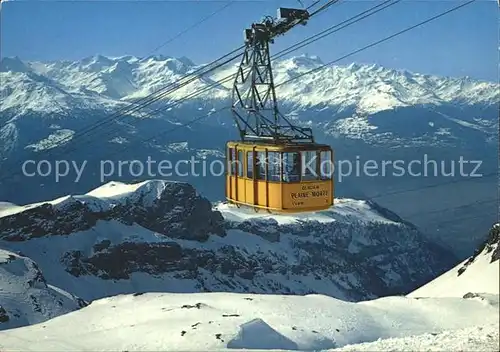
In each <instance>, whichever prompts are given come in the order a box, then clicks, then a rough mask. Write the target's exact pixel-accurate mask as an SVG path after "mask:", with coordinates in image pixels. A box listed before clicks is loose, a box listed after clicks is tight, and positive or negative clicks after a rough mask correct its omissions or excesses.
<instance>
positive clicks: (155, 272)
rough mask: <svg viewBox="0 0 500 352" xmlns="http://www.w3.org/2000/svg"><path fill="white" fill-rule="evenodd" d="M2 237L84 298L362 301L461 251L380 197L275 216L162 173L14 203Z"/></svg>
mask: <svg viewBox="0 0 500 352" xmlns="http://www.w3.org/2000/svg"><path fill="white" fill-rule="evenodd" d="M0 248H3V249H5V250H9V251H12V252H20V253H22V254H23V255H25V256H28V257H29V258H31V259H33V260H35V261H36V262H37V264H38V265H39V267H40V270H41V271H42V272H43V275H44V277H45V278H46V280H47V282H49V283H50V284H51V285H54V286H57V287H59V288H61V289H63V290H66V291H68V292H71V293H72V294H75V295H77V296H78V297H81V298H82V299H85V300H94V299H98V298H102V297H106V296H110V295H117V294H123V293H137V292H139V293H140V292H158V291H160V292H200V291H202V292H203V291H222V292H247V293H273V294H276V293H282V294H308V293H318V294H326V295H330V296H333V297H337V298H340V299H344V300H349V301H357V300H362V299H368V298H376V297H379V296H384V295H389V294H394V293H408V292H410V291H411V290H412V289H414V288H416V287H417V286H419V285H422V284H423V283H425V282H427V281H429V280H430V279H431V278H433V277H435V276H437V275H438V274H440V273H442V272H443V271H444V270H446V269H447V268H448V267H450V266H451V265H453V263H454V261H455V259H454V257H453V256H452V255H451V254H450V253H449V252H447V251H446V250H444V249H442V248H440V247H438V246H436V245H435V244H433V243H432V242H431V241H429V240H427V239H426V238H425V237H424V236H423V235H422V234H421V233H420V232H419V231H418V230H417V229H416V228H415V227H413V226H412V225H411V224H408V223H406V222H404V221H402V220H401V219H399V218H398V217H397V215H395V214H393V213H391V212H389V211H387V210H385V209H383V208H381V207H379V206H377V205H376V204H371V203H367V202H365V201H356V200H351V199H344V200H339V201H338V203H337V205H336V207H335V209H332V210H329V211H323V212H318V213H312V214H308V215H297V216H285V215H272V216H271V215H266V214H255V212H253V210H252V211H248V212H246V211H244V210H242V209H237V208H233V207H231V206H229V205H227V204H217V205H216V206H215V207H213V206H212V204H211V203H210V202H209V201H207V200H206V199H204V198H202V197H200V196H199V195H198V194H197V192H196V190H195V189H194V188H193V187H192V186H190V185H189V184H185V183H179V182H168V181H161V180H155V181H147V182H142V183H138V184H132V185H127V184H122V183H116V182H111V183H108V184H106V185H104V186H102V187H100V188H98V189H95V190H93V191H91V192H89V193H87V194H85V195H81V196H67V197H63V198H60V199H57V200H53V201H50V202H44V203H39V204H32V205H28V206H15V205H4V206H3V207H2V210H1V212H0ZM0 304H2V302H0Z"/></svg>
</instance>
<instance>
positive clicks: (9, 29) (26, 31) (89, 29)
mask: <svg viewBox="0 0 500 352" xmlns="http://www.w3.org/2000/svg"><path fill="white" fill-rule="evenodd" d="M302 2H303V3H304V4H305V5H306V6H307V5H309V4H311V3H312V2H313V0H302ZM323 2H325V0H323ZM225 3H226V1H206V0H201V1H128V0H125V1H100V0H97V1H79V0H77V1H19V0H10V1H8V2H6V3H4V4H3V7H2V17H1V29H2V32H1V36H2V38H1V39H2V41H1V44H2V47H1V49H2V51H1V55H2V56H19V57H20V58H21V59H23V60H61V59H67V60H75V59H81V58H84V57H88V56H91V55H95V54H102V55H108V56H121V55H135V56H147V55H150V54H152V53H153V52H152V51H153V50H154V49H155V48H157V47H158V46H159V45H161V44H163V43H165V42H166V41H167V40H168V39H169V38H171V37H173V36H175V35H176V34H177V33H179V32H181V31H183V30H185V29H186V28H187V27H189V26H191V25H192V24H193V23H195V22H197V21H199V20H200V19H201V18H203V17H205V16H207V15H208V14H210V13H212V12H214V11H216V10H217V9H219V8H221V7H222V6H223V5H224V4H225ZM458 3H459V2H458V1H452V0H431V1H425V0H411V1H410V0H403V1H402V2H401V3H398V4H396V5H394V6H392V7H390V8H388V9H386V10H384V11H382V12H380V13H377V14H376V15H374V16H372V17H369V18H367V19H365V20H363V21H361V22H358V23H356V24H355V25H352V26H351V27H348V28H346V29H343V30H341V31H339V32H337V33H335V34H333V35H331V36H328V37H326V38H324V39H322V40H320V41H318V42H316V43H314V44H312V45H309V46H307V47H305V48H302V49H300V50H298V51H296V52H294V53H293V54H292V55H298V54H303V53H308V54H310V55H318V56H319V57H320V58H321V59H322V60H323V61H325V62H326V61H331V60H334V59H336V58H338V57H341V56H343V55H345V54H347V53H349V52H350V51H353V50H355V49H357V48H360V47H362V46H364V45H367V44H370V43H371V42H374V41H376V40H379V39H382V38H383V37H385V36H387V35H390V34H392V33H394V32H397V31H399V30H401V29H403V28H405V27H408V26H410V25H412V24H415V23H417V22H419V21H422V20H424V19H426V18H428V17H431V16H433V15H435V14H438V13H440V12H442V11H445V10H446V9H448V8H451V7H453V6H455V5H457V4H458ZM375 4H376V1H363V0H342V1H340V2H339V3H338V4H336V5H334V6H332V7H331V8H330V9H328V10H327V11H325V12H323V13H321V14H320V15H318V16H317V17H316V18H313V19H312V20H311V21H310V22H309V24H308V25H307V26H305V27H302V26H299V27H297V28H294V29H293V30H292V31H291V32H289V33H288V34H287V35H286V36H283V37H279V38H278V39H277V40H276V43H275V44H274V45H273V46H272V50H273V51H274V52H278V51H279V50H281V49H284V48H286V47H287V46H289V45H292V44H294V43H296V42H298V41H300V40H301V39H304V38H306V37H307V36H309V35H312V34H314V33H317V32H319V31H321V30H323V29H325V28H327V27H329V26H331V25H333V24H336V23H338V22H340V21H342V20H345V19H347V18H349V17H350V16H353V15H355V14H357V13H359V12H361V11H363V10H365V9H368V8H370V7H372V6H374V5H375ZM279 6H284V7H286V6H293V7H300V4H299V2H298V1H297V0H266V1H263V0H262V1H241V0H235V1H233V3H232V4H231V5H230V6H229V7H227V8H226V9H224V10H223V11H221V12H220V13H219V14H217V15H215V16H214V17H212V18H211V19H209V20H207V21H206V22H204V23H203V24H201V25H200V26H198V27H197V28H195V29H193V30H190V31H189V32H187V33H186V34H184V35H182V36H180V37H179V38H177V39H176V40H174V41H172V42H170V43H168V44H167V45H165V46H164V47H162V48H161V49H160V50H157V51H156V52H154V54H163V55H169V56H177V57H180V56H186V57H188V58H190V59H191V60H193V61H194V62H196V63H204V62H208V61H212V60H213V59H216V58H218V57H220V56H222V55H224V54H225V53H227V52H229V51H230V50H232V49H234V48H236V47H238V46H239V45H242V44H243V29H244V28H245V27H247V26H249V25H250V24H251V23H252V22H255V21H259V20H260V19H261V18H262V16H263V15H275V14H276V9H277V8H278V7H279ZM498 14H499V9H498V5H497V2H496V1H489V0H478V1H476V3H473V4H471V5H468V6H466V7H464V8H462V9H460V10H458V11H456V12H453V13H451V14H449V15H447V16H445V17H443V18H441V19H438V20H436V21H435V22H431V23H429V24H427V25H425V26H424V27H420V28H418V29H416V30H413V31H410V32H408V33H406V34H403V35H401V36H399V37H397V38H395V39H392V40H391V41H389V42H386V43H384V44H382V45H379V46H376V47H374V48H371V49H369V50H366V51H364V52H362V53H359V54H356V55H355V56H352V57H349V58H347V59H345V60H343V61H342V62H340V64H349V63H351V62H358V63H376V64H380V65H383V66H386V67H391V68H402V69H408V70H411V71H415V72H421V73H427V74H437V75H443V76H470V77H473V78H476V79H481V80H489V81H498V53H499V51H498V47H499V17H498Z"/></svg>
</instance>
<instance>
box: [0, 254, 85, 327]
mask: <svg viewBox="0 0 500 352" xmlns="http://www.w3.org/2000/svg"><path fill="white" fill-rule="evenodd" d="M84 305H86V303H85V302H84V301H83V300H81V299H79V298H77V297H74V296H73V295H71V294H69V293H67V292H65V291H63V290H61V289H59V288H57V287H54V286H51V285H49V284H48V283H47V281H46V280H45V277H44V276H43V274H42V272H41V271H40V269H39V268H38V266H37V265H36V263H35V262H33V261H32V260H31V259H29V258H26V257H22V256H20V255H17V254H14V253H12V252H8V251H5V250H2V249H0V330H4V329H12V328H15V327H19V326H24V325H29V324H37V323H40V322H44V321H46V320H48V319H51V318H53V317H56V316H58V315H61V314H65V313H68V312H71V311H74V310H76V309H79V308H81V307H83V306H84Z"/></svg>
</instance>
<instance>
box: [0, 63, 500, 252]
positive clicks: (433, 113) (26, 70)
mask: <svg viewBox="0 0 500 352" xmlns="http://www.w3.org/2000/svg"><path fill="white" fill-rule="evenodd" d="M321 64H322V62H321V59H319V58H318V57H316V56H308V55H302V56H297V57H293V58H288V59H283V60H278V61H276V62H274V73H275V81H276V84H278V85H279V84H280V83H281V82H284V81H286V80H288V79H289V78H291V77H294V76H296V75H298V74H300V73H303V72H306V71H308V70H310V69H314V68H317V67H319V66H320V65H321ZM235 65H236V64H235V63H231V64H228V65H226V66H225V67H223V68H221V69H220V70H218V71H216V72H214V73H212V74H211V75H209V76H205V77H202V78H197V79H196V80H194V81H193V82H192V83H190V84H189V85H187V86H185V87H182V88H180V89H179V90H176V91H175V92H172V93H171V94H169V95H166V96H165V97H164V98H163V99H162V100H160V101H159V102H157V103H155V104H152V105H151V106H149V107H148V108H145V109H144V110H141V111H140V112H136V113H132V114H130V115H128V116H120V117H119V118H117V115H113V113H114V112H116V111H117V110H119V109H121V108H124V107H128V106H130V104H133V103H134V102H135V101H137V99H139V98H141V97H145V96H146V95H147V94H149V93H152V92H154V91H156V90H158V89H160V88H163V87H165V86H166V85H168V84H171V83H174V82H176V81H177V80H179V79H180V78H182V77H183V76H184V75H185V74H187V73H189V72H194V71H196V70H197V69H198V68H199V67H201V66H202V65H197V64H194V63H193V62H191V61H190V60H189V59H187V58H173V57H166V56H151V57H146V58H137V57H133V56H123V57H118V58H111V57H105V56H100V55H97V56H93V57H88V58H84V59H82V60H79V61H56V62H29V61H23V60H21V59H19V58H3V59H2V61H1V62H0V81H1V83H2V84H0V97H1V98H0V184H1V187H0V200H2V201H10V202H14V203H17V204H27V203H33V202H38V201H42V200H45V199H52V198H57V197H60V196H63V195H65V194H79V193H84V192H86V191H87V190H88V189H92V188H96V187H98V186H99V185H100V184H102V182H101V180H100V179H99V170H98V164H99V162H100V161H101V160H104V159H106V160H107V159H110V160H112V161H114V162H116V161H118V160H122V159H124V158H125V159H126V160H133V159H136V160H143V161H145V160H146V158H148V157H151V158H152V159H154V160H163V159H168V160H169V161H171V162H172V163H173V164H175V162H176V161H178V160H181V159H182V160H189V159H190V157H191V156H195V157H196V158H198V159H199V158H201V157H203V156H208V159H212V160H213V159H219V160H221V158H222V157H223V155H224V154H223V153H224V143H225V141H226V140H228V139H233V138H234V139H237V138H238V136H237V133H236V129H235V128H234V126H233V123H232V119H231V116H230V113H229V112H228V111H227V110H225V111H219V110H218V109H220V108H222V107H227V106H229V105H230V101H229V97H230V88H231V82H232V81H231V80H228V81H227V82H226V83H223V84H215V82H217V81H220V80H221V79H223V78H225V77H227V76H229V75H231V74H232V73H234V72H235V67H236V66H235ZM209 86H212V89H210V90H206V91H205V92H204V93H202V94H200V95H198V96H196V97H191V98H190V99H188V100H185V101H183V102H182V103H179V104H177V103H176V101H178V100H179V99H182V98H184V97H185V96H188V95H190V94H191V93H192V92H194V91H197V90H198V89H202V88H203V89H204V88H206V87H209ZM499 87H500V86H499V85H498V84H496V83H489V82H479V81H475V80H473V79H470V78H467V77H465V78H451V77H436V76H431V75H425V74H418V73H412V72H407V71H398V70H393V69H389V68H384V67H380V66H376V65H361V64H350V65H345V66H333V67H329V68H325V69H324V70H320V71H317V72H316V73H314V74H310V75H305V76H303V77H302V78H301V79H297V80H294V81H291V82H289V83H286V84H283V85H281V86H279V87H278V89H277V93H278V99H279V104H280V107H281V110H282V112H283V113H284V114H285V115H287V116H288V117H289V118H291V119H294V120H295V121H296V123H298V124H302V125H307V126H311V127H312V128H313V129H314V130H315V133H316V139H317V140H318V141H320V142H325V143H328V144H330V145H332V146H333V148H334V150H335V157H336V159H337V160H339V162H340V160H347V161H350V162H351V163H352V164H354V163H355V162H357V160H361V162H365V161H367V160H376V161H377V162H379V164H380V163H381V162H382V161H387V160H389V161H394V160H405V161H407V162H409V161H412V160H418V161H421V162H422V160H423V156H424V154H425V155H426V156H427V158H428V159H431V160H436V162H437V163H438V164H437V165H438V168H440V167H442V166H441V165H439V163H440V162H444V163H445V166H444V167H445V169H446V171H447V172H449V170H450V164H451V163H452V162H455V163H458V160H459V159H460V157H462V158H464V159H465V160H481V161H482V165H481V168H480V170H479V172H480V173H481V174H488V172H491V171H496V170H497V168H498V163H497V153H496V152H495V149H496V146H497V141H498V136H497V135H498V133H497V132H498V119H497V116H498V101H499V99H500V89H499ZM157 108H162V109H163V110H162V111H160V112H157V113H155V114H151V110H153V109H157ZM209 113H212V114H211V115H210V117H208V118H206V119H202V120H200V121H198V122H197V123H195V124H192V125H189V126H183V124H185V123H186V122H188V121H191V120H193V119H195V118H198V117H200V116H202V115H206V114H209ZM110 116H114V117H113V118H110ZM93 124H100V125H99V127H98V128H94V129H93V130H90V131H89V132H87V133H85V134H84V135H82V134H81V131H82V130H86V129H87V128H88V127H89V126H92V125H93ZM56 147H57V150H54V149H55V148H56ZM53 152H54V153H53ZM58 152H60V153H59V154H58ZM61 158H63V159H65V160H70V161H74V162H76V163H82V162H83V161H85V160H87V161H88V162H89V167H88V168H87V171H88V172H86V173H85V175H84V177H83V178H82V179H81V180H79V182H74V179H75V177H74V175H73V173H72V172H70V175H69V176H68V177H66V178H65V179H63V180H59V181H58V182H55V181H54V179H53V178H50V177H38V176H36V177H30V178H26V177H23V176H22V175H19V172H20V170H21V163H22V162H23V161H25V160H27V159H34V160H40V159H47V160H49V161H51V162H54V161H55V160H59V159H61ZM96 165H97V166H96ZM94 166H95V167H94ZM93 167H94V168H93ZM361 167H362V165H361ZM91 168H92V169H91ZM456 168H457V167H456ZM390 170H391V169H389V171H388V172H387V174H385V173H382V171H381V170H379V171H378V175H379V176H378V177H376V178H375V179H374V178H373V177H365V176H364V175H363V174H362V175H361V176H360V177H358V176H352V175H351V176H350V177H347V178H344V179H343V181H342V184H338V187H336V189H337V191H336V192H337V195H338V196H340V197H356V198H365V199H366V198H370V197H371V196H373V195H380V194H382V195H383V194H384V193H385V192H388V191H393V190H394V188H396V189H403V190H404V189H412V188H415V187H421V186H426V185H428V184H431V183H439V182H442V181H444V182H447V181H448V180H449V179H450V177H441V176H439V175H438V176H435V177H434V176H432V174H433V171H432V170H431V171H430V174H431V176H429V177H427V176H426V177H412V176H408V173H406V174H405V175H404V177H399V176H392V174H391V171H390ZM472 170H473V167H472V166H471V165H470V164H469V165H468V166H466V170H465V172H466V173H470V172H472ZM13 172H17V173H18V174H17V175H16V176H15V177H12V175H11V173H13ZM4 175H7V177H8V178H7V179H4V178H3V177H4ZM380 175H384V176H380ZM113 176H114V179H117V180H120V181H124V182H130V181H132V180H135V179H136V177H133V176H131V175H129V174H128V173H126V172H125V175H124V176H123V177H122V178H118V176H117V175H113ZM16 177H17V178H16ZM453 177H455V178H460V177H462V176H461V175H460V174H459V171H458V170H455V172H454V176H453ZM141 179H145V178H141ZM177 179H178V180H182V181H187V182H189V183H191V184H193V185H195V186H196V187H197V189H198V190H199V191H200V192H201V193H203V195H205V196H206V197H208V198H210V200H220V199H223V189H224V186H223V182H224V179H223V178H222V177H210V176H209V177H205V178H200V177H198V178H196V177H190V176H187V177H178V178H177ZM106 181H109V180H106ZM491 181H495V180H492V179H486V180H482V179H477V182H469V183H468V184H467V187H463V185H462V184H457V185H454V186H451V188H452V187H460V192H456V190H455V189H450V188H448V189H446V192H445V193H446V196H445V197H434V195H435V194H437V192H435V190H434V189H433V190H431V191H430V194H428V195H427V194H425V192H418V193H413V194H405V195H404V199H396V200H395V199H394V198H391V197H389V198H387V197H384V196H382V197H378V198H377V199H376V200H377V202H379V203H380V204H382V205H383V206H385V207H388V208H390V209H398V211H399V212H400V215H402V216H403V217H405V218H407V219H409V220H410V221H412V222H413V223H415V224H416V225H418V226H420V227H422V228H423V229H424V230H425V232H426V233H428V234H430V235H431V236H433V238H435V239H436V240H438V241H439V242H440V243H441V244H444V245H446V246H449V247H450V249H452V250H453V251H455V253H456V254H457V255H459V256H462V257H464V258H465V257H467V256H468V255H469V254H470V252H471V251H472V250H473V248H475V246H476V245H477V244H478V241H479V240H480V239H479V238H474V237H469V236H467V237H463V236H462V234H463V233H466V232H467V230H469V229H470V231H469V232H472V233H482V231H486V229H487V228H486V226H487V225H485V224H488V223H489V222H491V221H493V217H492V216H491V214H490V212H489V210H488V206H489V204H483V202H484V200H485V198H487V197H488V195H490V194H491V189H492V188H493V187H495V183H494V182H491ZM458 194H459V195H458ZM455 195H458V196H457V197H455ZM471 203H472V204H474V203H478V204H479V205H477V206H474V207H473V208H472V209H471V208H470V207H469V205H470V204H471ZM450 204H453V205H454V206H456V207H461V206H466V207H467V208H464V212H466V214H467V216H459V217H460V219H459V220H456V217H457V216H456V213H455V210H454V209H450ZM481 204H482V205H481ZM436 211H441V212H440V213H439V214H438V215H433V214H436ZM422 212H423V213H424V214H421V213H422ZM436 217H437V219H438V220H439V222H440V223H436ZM441 222H444V224H441Z"/></svg>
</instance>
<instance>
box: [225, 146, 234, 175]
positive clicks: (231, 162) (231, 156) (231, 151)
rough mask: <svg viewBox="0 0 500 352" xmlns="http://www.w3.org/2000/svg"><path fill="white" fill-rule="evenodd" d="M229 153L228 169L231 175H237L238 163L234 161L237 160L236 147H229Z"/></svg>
mask: <svg viewBox="0 0 500 352" xmlns="http://www.w3.org/2000/svg"><path fill="white" fill-rule="evenodd" d="M227 155H228V160H227V163H228V165H227V166H228V169H229V174H230V175H236V163H235V162H234V161H235V160H236V149H234V148H229V152H228V153H227Z"/></svg>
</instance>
